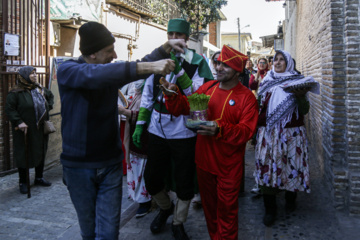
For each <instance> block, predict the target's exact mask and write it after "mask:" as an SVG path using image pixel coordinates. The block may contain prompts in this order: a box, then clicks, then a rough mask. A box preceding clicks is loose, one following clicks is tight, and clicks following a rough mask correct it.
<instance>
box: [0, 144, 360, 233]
mask: <svg viewBox="0 0 360 240" xmlns="http://www.w3.org/2000/svg"><path fill="white" fill-rule="evenodd" d="M253 156H254V152H253V149H252V147H248V149H247V152H246V171H245V174H246V177H245V194H244V195H243V196H241V197H239V205H240V207H239V239H245V240H248V239H249V240H250V239H251V240H253V239H259V240H260V239H274V240H275V239H285V240H287V239H303V240H319V239H320V240H322V239H324V240H325V239H326V240H332V239H333V240H337V239H345V240H347V239H357V238H358V235H359V233H360V230H358V229H359V228H358V226H360V218H356V217H349V216H346V215H345V214H343V213H342V212H336V211H335V209H334V208H333V206H332V204H331V197H330V193H329V192H327V191H326V187H325V186H326V185H325V183H324V181H323V180H322V179H321V172H320V170H319V168H318V167H317V165H316V163H311V168H310V170H311V173H310V174H311V183H312V192H311V193H310V194H306V193H299V194H298V201H297V203H298V208H297V209H296V211H295V212H294V213H292V214H290V215H287V214H286V213H285V211H284V194H283V193H280V194H279V195H278V197H277V200H278V219H277V221H276V224H275V225H274V226H272V227H270V228H267V227H265V226H264V225H263V224H262V216H263V212H264V207H263V201H262V198H261V197H254V195H253V194H251V193H250V189H251V188H252V186H253V184H254V180H253V177H252V171H253V169H254V165H253V162H254V159H253V158H254V157H253ZM31 176H32V178H33V176H34V172H33V171H31ZM44 176H45V178H46V179H48V180H50V181H51V182H52V183H53V185H52V186H51V187H49V188H43V187H37V186H33V187H32V189H31V190H32V197H31V198H30V199H28V198H27V197H26V195H22V194H20V193H19V190H18V175H17V173H16V174H12V175H8V176H5V177H2V178H0V194H1V196H0V239H4V240H15V239H19V240H22V239H24V240H30V239H37V240H38V239H49V240H52V239H61V240H69V239H71V240H80V239H81V237H80V234H79V226H78V223H77V217H76V213H75V210H74V208H73V205H72V203H71V201H70V197H69V194H68V192H67V190H66V187H65V186H64V185H63V184H62V180H61V177H62V170H61V166H55V167H53V168H51V169H49V170H47V171H45V173H44ZM123 189H124V190H125V191H126V184H125V183H124V187H123ZM136 209H137V204H134V203H133V202H132V201H130V200H128V199H127V198H126V194H124V197H123V206H122V217H121V229H120V238H119V239H126V240H132V239H137V240H142V239H144V240H145V239H147V240H148V239H149V240H152V239H154V240H155V239H157V240H170V239H172V236H171V229H170V227H171V226H170V224H171V218H172V217H170V218H169V220H168V223H167V225H166V228H165V230H164V231H163V232H162V233H160V234H158V235H153V234H151V232H150V229H149V226H150V223H151V221H152V219H153V218H154V217H155V215H156V214H157V211H156V210H154V211H153V212H151V213H149V214H148V215H146V216H145V217H143V218H140V219H136V218H135V217H134V215H135V211H136ZM185 228H186V230H187V232H188V234H189V236H190V237H191V239H193V240H203V239H209V237H208V234H207V229H206V223H205V218H204V215H203V212H202V210H201V209H194V208H192V207H191V208H190V212H189V217H188V221H187V222H186V223H185Z"/></svg>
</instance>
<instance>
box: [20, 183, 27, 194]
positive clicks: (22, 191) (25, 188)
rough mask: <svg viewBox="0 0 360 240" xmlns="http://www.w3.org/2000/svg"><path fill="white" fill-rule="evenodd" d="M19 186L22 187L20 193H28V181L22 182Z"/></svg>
mask: <svg viewBox="0 0 360 240" xmlns="http://www.w3.org/2000/svg"><path fill="white" fill-rule="evenodd" d="M19 188H20V193H22V194H27V193H28V187H27V185H26V183H20V184H19Z"/></svg>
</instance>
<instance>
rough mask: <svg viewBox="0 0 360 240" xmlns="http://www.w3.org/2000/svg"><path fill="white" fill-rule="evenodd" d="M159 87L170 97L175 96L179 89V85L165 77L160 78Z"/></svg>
mask: <svg viewBox="0 0 360 240" xmlns="http://www.w3.org/2000/svg"><path fill="white" fill-rule="evenodd" d="M159 87H160V89H161V90H162V91H163V93H164V94H165V95H166V96H168V97H172V96H174V94H176V93H174V92H177V91H178V86H176V84H173V83H170V82H168V81H166V79H165V78H163V77H162V78H160V86H159ZM169 90H170V91H169Z"/></svg>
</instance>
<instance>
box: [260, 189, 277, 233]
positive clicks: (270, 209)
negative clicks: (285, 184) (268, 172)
mask: <svg viewBox="0 0 360 240" xmlns="http://www.w3.org/2000/svg"><path fill="white" fill-rule="evenodd" d="M263 199H264V206H265V216H264V218H263V223H264V225H265V226H267V227H270V226H271V225H273V224H274V222H275V220H276V213H277V209H276V208H277V207H276V195H267V194H264V195H263Z"/></svg>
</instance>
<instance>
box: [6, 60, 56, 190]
mask: <svg viewBox="0 0 360 240" xmlns="http://www.w3.org/2000/svg"><path fill="white" fill-rule="evenodd" d="M53 103H54V96H53V94H52V93H51V91H50V90H48V89H47V88H44V87H42V86H41V85H40V84H39V83H38V82H37V74H36V69H35V68H34V67H31V66H26V67H22V68H21V69H20V70H19V75H18V79H17V85H15V86H14V87H13V88H12V89H11V90H10V92H9V94H8V96H7V98H6V105H5V113H6V115H7V116H8V118H9V120H10V122H11V124H12V130H13V143H14V144H13V146H14V159H15V161H16V165H17V167H18V170H19V183H20V184H19V187H20V193H23V194H25V193H27V192H28V188H27V184H26V160H25V156H26V155H25V150H26V149H27V151H28V154H27V155H28V161H29V167H30V168H32V167H35V181H34V185H39V186H44V187H48V186H51V183H50V182H48V181H46V180H45V179H44V178H43V170H44V161H45V154H46V150H47V145H48V135H45V134H44V121H45V120H48V119H49V110H51V109H52V106H53ZM24 134H25V135H26V136H27V147H26V146H25V139H24Z"/></svg>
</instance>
